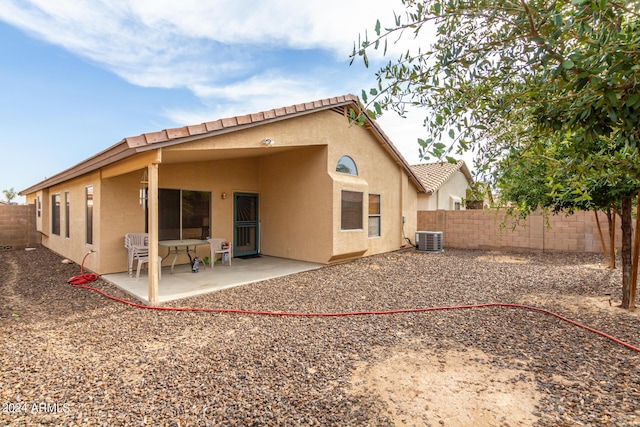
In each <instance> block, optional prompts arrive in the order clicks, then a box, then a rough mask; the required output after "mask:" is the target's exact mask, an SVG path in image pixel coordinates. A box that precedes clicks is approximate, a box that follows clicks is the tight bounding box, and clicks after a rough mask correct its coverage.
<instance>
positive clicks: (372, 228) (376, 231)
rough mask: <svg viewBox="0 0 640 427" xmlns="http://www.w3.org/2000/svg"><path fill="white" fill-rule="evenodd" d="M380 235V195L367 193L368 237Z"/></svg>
mask: <svg viewBox="0 0 640 427" xmlns="http://www.w3.org/2000/svg"><path fill="white" fill-rule="evenodd" d="M379 236H380V195H379V194H369V237H379Z"/></svg>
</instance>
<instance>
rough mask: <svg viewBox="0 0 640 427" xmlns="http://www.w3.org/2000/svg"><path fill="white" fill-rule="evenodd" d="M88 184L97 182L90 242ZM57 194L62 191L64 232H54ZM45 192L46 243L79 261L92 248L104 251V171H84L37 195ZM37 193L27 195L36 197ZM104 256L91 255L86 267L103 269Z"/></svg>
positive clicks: (42, 221) (40, 221) (43, 221)
mask: <svg viewBox="0 0 640 427" xmlns="http://www.w3.org/2000/svg"><path fill="white" fill-rule="evenodd" d="M87 186H93V191H94V194H93V203H94V205H93V212H94V223H93V242H94V244H93V245H89V244H87V243H86V227H85V224H86V222H85V217H86V208H85V206H86V204H85V203H86V202H85V191H86V188H87ZM65 192H69V220H70V224H69V238H67V237H66V236H65V228H66V222H65V221H66V218H65ZM54 194H60V235H55V234H52V233H51V220H52V218H51V197H52V196H53V195H54ZM38 195H39V196H41V200H42V214H41V216H40V218H38V219H37V223H38V225H37V227H38V231H40V232H41V233H42V245H43V246H46V247H48V248H49V249H51V250H52V251H54V252H56V253H58V254H60V255H63V256H65V257H67V258H69V259H71V260H73V261H75V262H77V263H80V262H82V258H83V257H84V256H85V255H86V254H87V252H89V251H90V250H95V251H99V252H102V251H101V248H100V246H99V242H100V241H101V239H100V236H101V233H100V221H99V220H98V215H99V214H98V213H99V212H100V206H101V203H100V173H99V172H94V173H90V174H86V175H83V176H81V177H79V178H76V179H74V180H72V181H68V182H65V183H63V184H59V185H55V186H53V187H50V188H48V189H47V190H43V191H39V192H38V193H37V194H36V195H35V198H37V196H38ZM32 197H34V196H33V195H30V197H28V198H27V200H28V201H31V200H32ZM100 261H101V259H100V257H99V256H89V257H87V260H86V262H85V267H86V268H87V269H89V270H91V271H100V270H101V266H100Z"/></svg>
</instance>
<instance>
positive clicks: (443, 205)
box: [418, 171, 469, 211]
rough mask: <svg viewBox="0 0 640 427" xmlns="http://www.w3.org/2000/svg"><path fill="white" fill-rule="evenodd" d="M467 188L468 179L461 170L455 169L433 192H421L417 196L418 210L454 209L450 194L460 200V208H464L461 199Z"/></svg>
mask: <svg viewBox="0 0 640 427" xmlns="http://www.w3.org/2000/svg"><path fill="white" fill-rule="evenodd" d="M467 188H469V181H467V178H466V177H465V176H464V174H463V173H462V172H460V171H457V172H456V173H455V174H453V176H452V177H451V178H449V180H447V182H445V183H444V184H442V186H440V188H439V189H438V191H436V192H435V193H434V194H431V195H427V194H421V195H420V196H419V197H418V210H420V211H435V210H454V206H453V203H452V196H453V197H455V198H456V200H458V201H460V209H461V210H464V209H465V206H464V203H463V202H462V201H463V200H464V199H465V198H466V197H467Z"/></svg>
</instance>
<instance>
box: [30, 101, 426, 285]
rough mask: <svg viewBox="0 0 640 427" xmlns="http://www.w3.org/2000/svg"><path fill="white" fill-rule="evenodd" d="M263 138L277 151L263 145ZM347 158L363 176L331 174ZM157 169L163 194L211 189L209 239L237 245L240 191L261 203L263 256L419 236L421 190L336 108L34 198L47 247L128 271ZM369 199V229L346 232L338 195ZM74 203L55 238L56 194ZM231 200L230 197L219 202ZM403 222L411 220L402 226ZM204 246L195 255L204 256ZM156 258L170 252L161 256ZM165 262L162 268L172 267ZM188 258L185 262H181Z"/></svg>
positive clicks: (368, 250) (324, 253)
mask: <svg viewBox="0 0 640 427" xmlns="http://www.w3.org/2000/svg"><path fill="white" fill-rule="evenodd" d="M264 138H271V139H273V140H274V141H275V144H274V146H273V147H271V148H267V147H265V145H264V144H263V140H264ZM343 155H349V156H350V157H352V158H353V159H354V161H355V162H356V164H357V166H358V176H357V177H353V176H350V175H346V174H341V173H337V172H335V168H336V164H337V162H338V159H339V158H340V157H341V156H343ZM150 162H158V163H159V166H158V187H159V188H171V189H183V190H195V191H207V192H211V224H210V235H211V237H223V238H226V239H228V240H230V241H233V234H234V228H233V227H234V224H233V209H234V205H233V204H234V198H233V195H234V193H238V192H241V193H256V194H258V196H259V203H260V206H259V214H260V218H259V221H260V252H261V253H263V254H265V255H272V256H279V257H285V258H293V259H299V260H306V261H312V262H318V263H330V262H333V261H339V260H343V259H348V258H352V257H355V256H361V255H370V254H375V253H380V252H386V251H391V250H395V249H399V248H400V247H402V246H403V245H404V244H405V241H404V239H403V232H404V234H405V235H408V236H411V235H413V234H414V232H415V229H416V226H417V223H416V206H417V194H416V187H415V186H414V185H413V184H412V183H411V182H410V180H409V178H408V176H407V174H406V172H405V171H404V169H403V168H402V166H401V165H400V164H398V162H397V161H396V160H395V159H394V158H392V157H391V156H390V155H389V153H388V152H387V151H386V148H384V147H383V145H382V144H381V142H380V141H379V140H378V139H377V137H376V136H374V134H373V133H372V132H371V131H370V130H368V129H365V128H364V127H359V126H350V125H349V123H348V122H347V120H346V119H345V117H344V116H343V115H341V114H338V113H336V112H334V111H331V110H326V111H319V112H317V113H314V114H309V115H304V116H300V117H295V118H293V119H290V120H285V121H277V122H273V123H265V124H263V125H261V126H258V127H251V128H247V129H244V130H236V131H234V132H231V133H227V134H221V135H217V136H214V137H209V138H204V139H198V140H195V141H192V142H184V143H182V144H179V145H175V146H170V147H164V148H162V149H160V150H159V151H157V152H156V151H154V152H153V153H152V152H146V153H141V154H137V155H135V156H133V157H128V158H126V159H124V160H122V161H120V162H118V163H115V164H111V165H109V166H107V167H105V168H103V169H102V170H101V171H96V172H93V173H90V174H87V175H83V176H81V177H79V178H75V179H72V180H69V181H67V182H65V183H62V184H59V185H56V186H52V187H50V188H48V189H46V190H43V191H40V192H38V193H37V194H33V195H29V196H28V197H29V198H31V197H34V198H35V197H36V196H38V195H39V196H41V200H42V215H41V218H40V219H39V224H38V227H39V229H40V230H41V232H42V234H43V242H42V244H43V245H44V246H47V247H49V248H51V249H52V250H54V251H55V252H58V253H60V254H61V255H63V256H66V257H68V258H70V259H72V260H73V261H75V262H78V263H79V262H81V260H82V257H83V256H84V255H85V254H86V253H87V251H88V250H89V249H93V250H96V251H97V252H98V255H96V256H92V257H89V258H88V259H87V263H86V266H87V268H89V269H90V270H92V271H95V272H97V273H99V274H107V273H113V272H121V271H125V270H126V268H127V265H126V264H127V251H126V249H125V248H124V235H125V234H126V233H128V232H143V231H144V229H145V210H144V209H143V208H142V206H141V205H140V203H139V190H140V181H141V179H142V177H143V172H144V170H145V167H146V166H145V165H147V164H149V163H150ZM88 185H93V187H94V231H93V233H94V244H93V245H87V244H85V196H84V191H85V188H86V186H88ZM343 190H351V191H360V192H362V193H363V196H364V197H363V229H362V230H349V231H343V230H341V192H342V191H343ZM65 191H69V192H70V196H71V218H72V219H71V221H72V227H71V236H70V238H68V239H67V238H65V237H64V226H65V225H64V206H61V219H62V221H61V231H62V232H61V236H55V235H51V233H50V225H51V224H50V222H51V213H50V204H51V194H55V193H56V192H59V193H60V194H61V202H62V203H64V192H65ZM223 193H225V194H226V198H224V199H223V198H222V197H221V195H222V194H223ZM369 194H379V195H380V196H381V210H382V212H381V236H380V237H373V238H369V237H368V230H367V224H368V195H369ZM403 217H404V219H405V222H404V224H403ZM208 254H209V248H208V247H207V246H200V247H199V248H198V255H199V256H201V257H204V256H207V255H208ZM160 255H165V252H164V249H163V248H161V249H160ZM170 261H171V260H170V259H167V260H165V265H167V264H169V263H170ZM185 261H187V258H186V257H180V258H179V262H185Z"/></svg>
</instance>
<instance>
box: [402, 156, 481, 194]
mask: <svg viewBox="0 0 640 427" xmlns="http://www.w3.org/2000/svg"><path fill="white" fill-rule="evenodd" d="M411 169H412V170H413V172H414V173H415V174H416V175H417V176H418V178H419V179H420V181H421V182H422V185H423V186H424V188H425V190H426V193H427V194H433V193H435V192H436V191H438V189H439V188H440V187H441V186H442V185H443V184H444V183H445V182H447V181H448V180H449V179H450V178H451V177H452V176H453V174H455V173H456V172H458V171H460V172H462V173H463V174H464V176H465V178H467V181H468V182H469V184H473V177H472V176H471V172H470V171H469V168H468V167H467V165H466V163H465V162H464V160H458V162H457V163H449V162H436V163H424V164H420V165H412V166H411Z"/></svg>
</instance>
